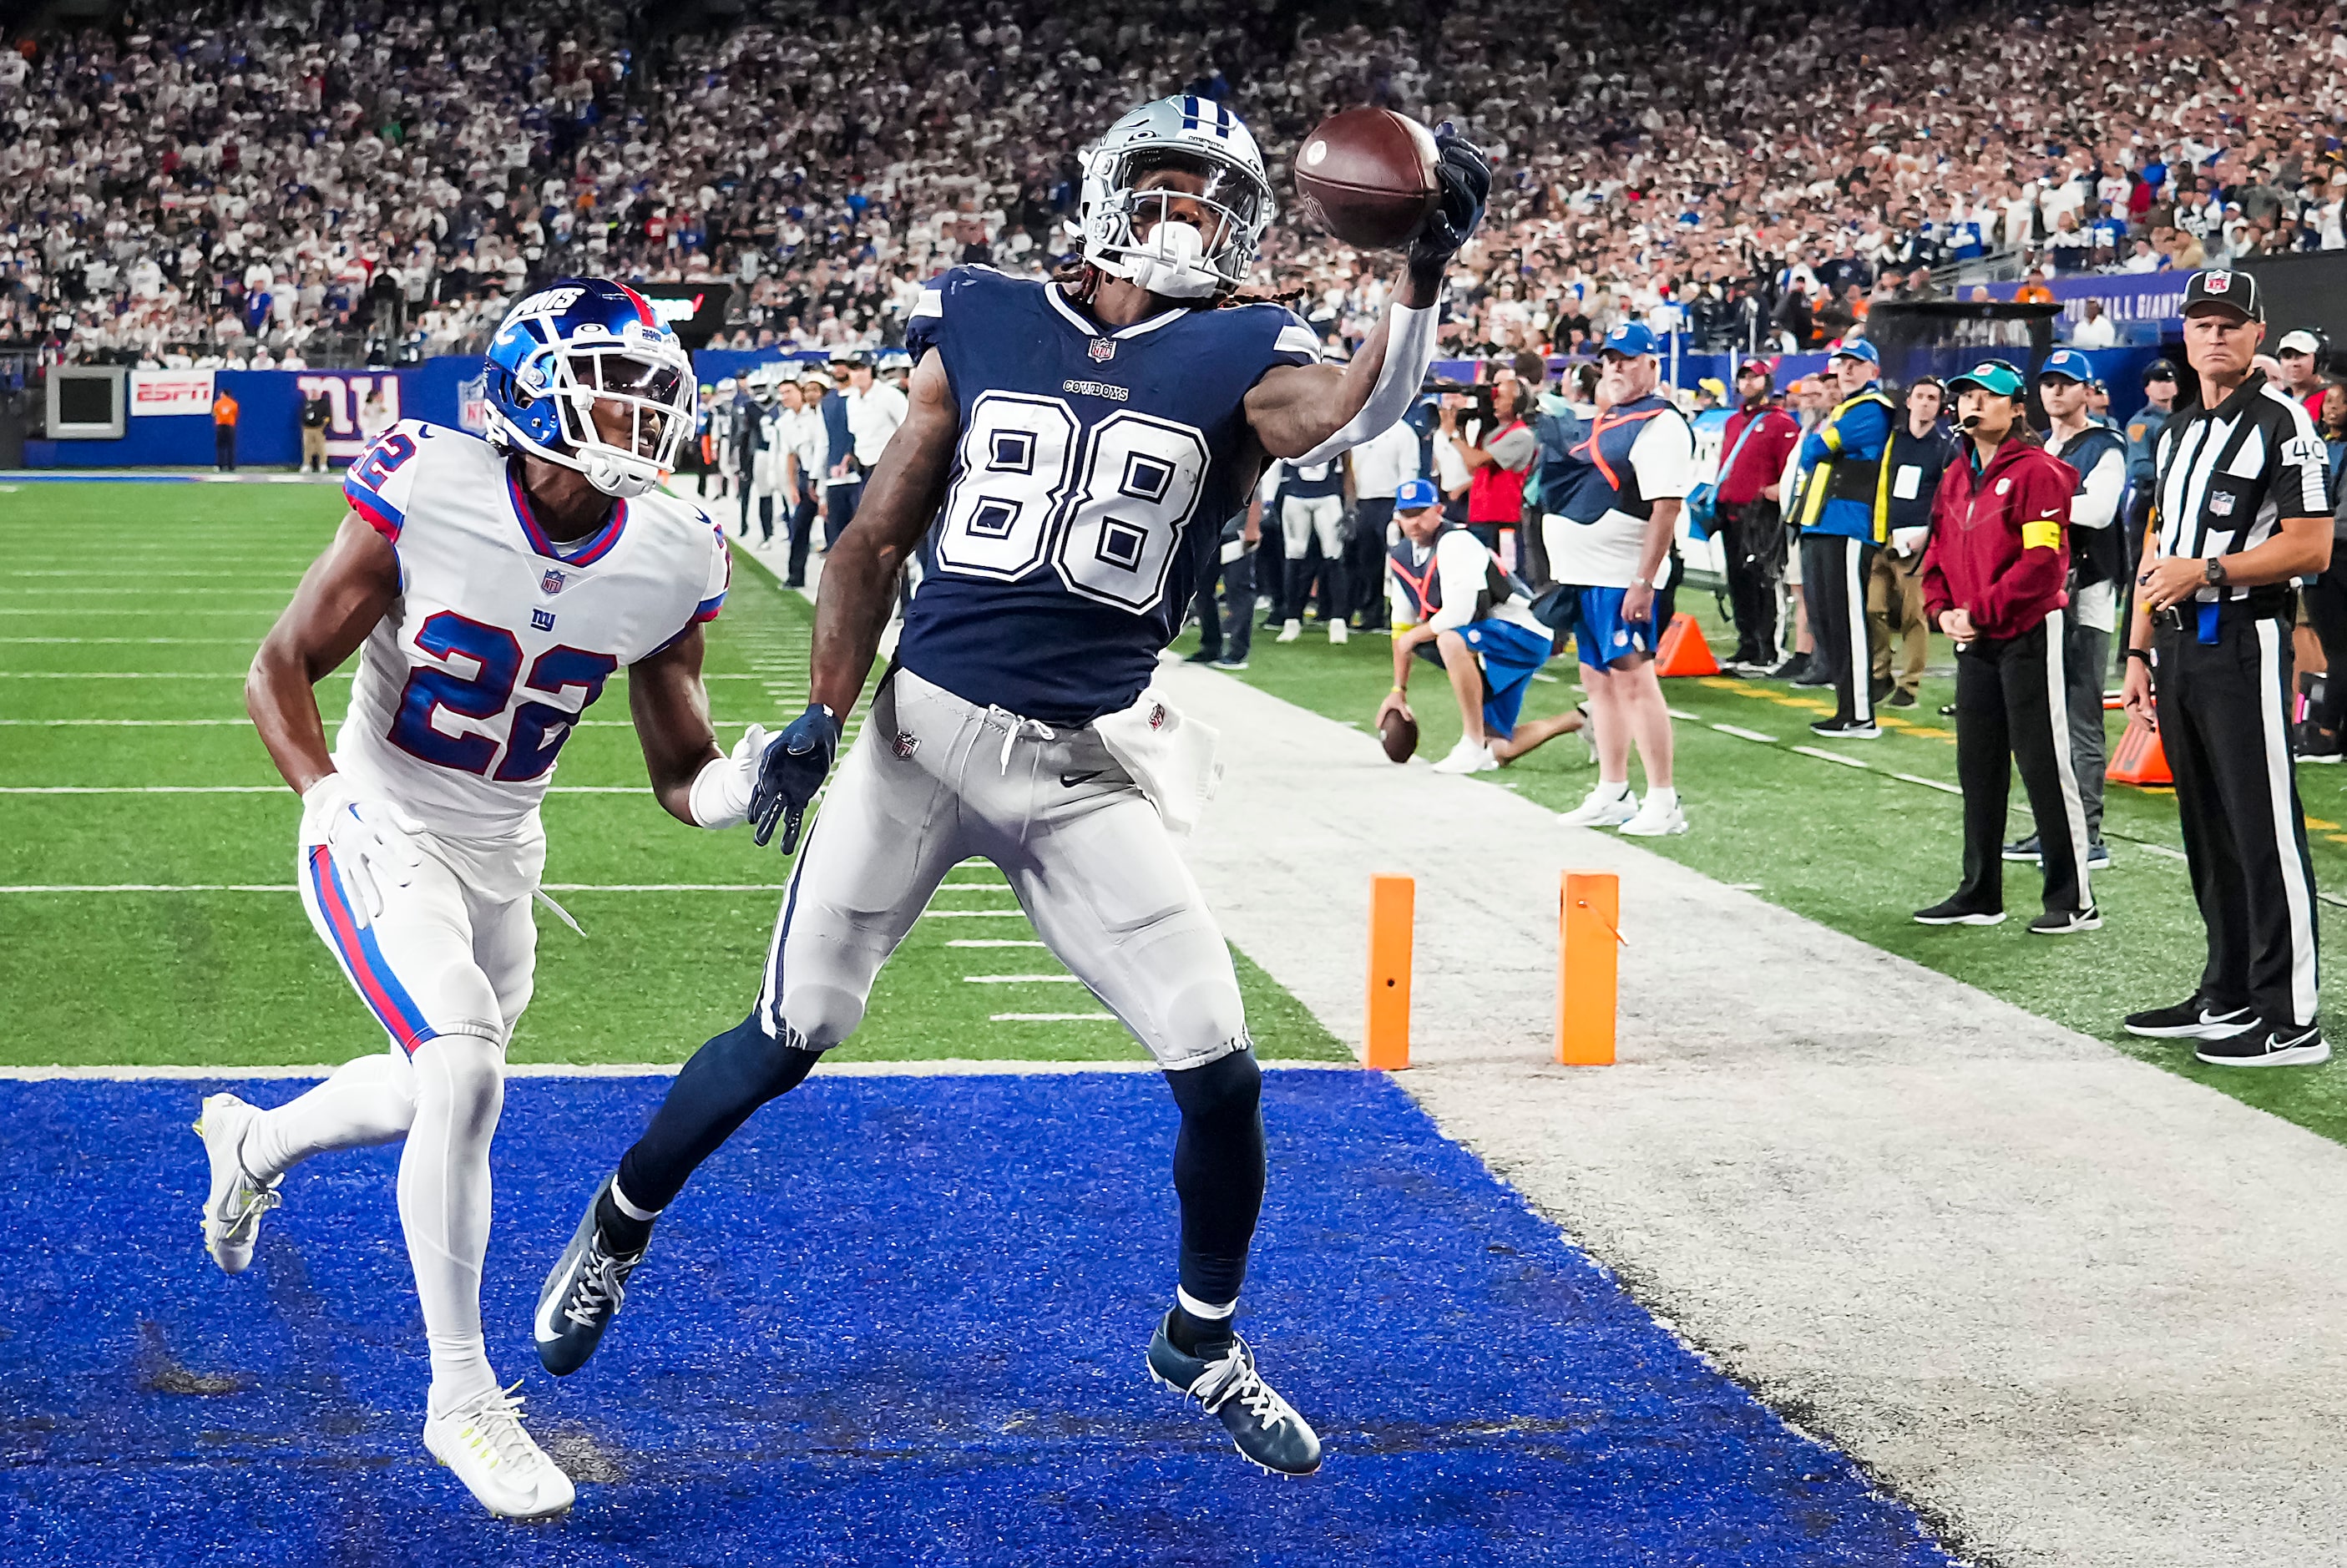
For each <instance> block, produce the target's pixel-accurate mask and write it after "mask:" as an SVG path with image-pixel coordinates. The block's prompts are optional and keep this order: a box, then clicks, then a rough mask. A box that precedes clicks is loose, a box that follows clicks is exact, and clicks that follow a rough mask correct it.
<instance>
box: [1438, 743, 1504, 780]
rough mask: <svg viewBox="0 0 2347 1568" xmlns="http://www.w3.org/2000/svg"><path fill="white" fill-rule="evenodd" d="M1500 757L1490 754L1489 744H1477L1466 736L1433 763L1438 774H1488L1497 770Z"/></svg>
mask: <svg viewBox="0 0 2347 1568" xmlns="http://www.w3.org/2000/svg"><path fill="white" fill-rule="evenodd" d="M1499 767H1500V759H1499V758H1497V757H1495V756H1493V755H1492V754H1491V747H1489V746H1479V745H1477V744H1476V743H1474V742H1472V741H1471V740H1469V739H1468V738H1467V737H1466V736H1464V735H1461V736H1460V737H1459V743H1458V744H1457V745H1455V746H1453V747H1451V748H1450V755H1449V756H1447V757H1444V758H1443V759H1442V760H1441V761H1440V762H1439V763H1437V764H1434V771H1435V772H1436V773H1439V774H1488V773H1496V772H1498V771H1499Z"/></svg>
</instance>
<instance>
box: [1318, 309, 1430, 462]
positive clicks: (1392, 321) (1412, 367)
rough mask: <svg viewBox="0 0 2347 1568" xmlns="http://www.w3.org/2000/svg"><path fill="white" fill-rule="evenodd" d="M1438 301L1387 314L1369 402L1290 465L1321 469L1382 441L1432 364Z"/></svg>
mask: <svg viewBox="0 0 2347 1568" xmlns="http://www.w3.org/2000/svg"><path fill="white" fill-rule="evenodd" d="M1441 317H1442V305H1441V302H1440V301H1439V300H1438V301H1437V302H1435V303H1433V304H1430V305H1427V306H1424V307H1422V308H1420V307H1414V306H1410V305H1405V304H1401V303H1399V302H1397V303H1395V304H1392V305H1389V306H1388V307H1387V308H1386V360H1385V364H1381V365H1379V366H1378V381H1377V384H1376V385H1375V386H1372V387H1371V388H1369V399H1368V402H1367V403H1364V404H1362V405H1361V411H1360V412H1359V413H1358V414H1356V415H1353V417H1352V418H1351V419H1349V420H1348V421H1346V423H1345V427H1344V428H1343V429H1341V430H1339V431H1337V433H1336V434H1335V435H1334V436H1329V437H1328V439H1327V440H1326V441H1323V442H1322V443H1320V445H1319V446H1315V447H1314V448H1312V450H1311V451H1309V452H1307V453H1305V454H1304V455H1303V456H1300V457H1295V458H1291V459H1289V461H1291V462H1295V463H1326V462H1327V461H1328V460H1329V459H1330V458H1332V457H1335V456H1337V454H1339V453H1341V452H1345V451H1348V450H1349V449H1351V448H1352V447H1355V446H1359V445H1360V444H1361V443H1362V442H1364V441H1367V440H1368V439H1369V438H1370V437H1372V436H1382V435H1384V434H1385V433H1386V432H1387V431H1388V430H1389V429H1391V428H1392V427H1393V426H1394V425H1395V424H1396V423H1398V422H1399V420H1400V418H1401V416H1402V415H1405V414H1407V413H1409V405H1410V404H1411V402H1412V401H1413V400H1414V399H1416V397H1417V396H1418V389H1419V385H1420V384H1422V383H1423V382H1424V381H1425V380H1426V370H1427V366H1429V365H1430V364H1433V363H1434V347H1435V343H1434V340H1435V333H1436V329H1437V327H1438V326H1439V325H1440V321H1441Z"/></svg>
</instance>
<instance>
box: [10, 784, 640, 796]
mask: <svg viewBox="0 0 2347 1568" xmlns="http://www.w3.org/2000/svg"><path fill="white" fill-rule="evenodd" d="M649 787H650V786H649V785H645V784H556V785H554V786H552V787H551V788H550V789H548V791H547V793H548V794H643V793H644V792H645V790H646V789H648V788H649ZM0 794H292V791H291V790H289V789H287V788H286V787H285V786H284V785H283V784H0Z"/></svg>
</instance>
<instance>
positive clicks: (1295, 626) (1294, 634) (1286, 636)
mask: <svg viewBox="0 0 2347 1568" xmlns="http://www.w3.org/2000/svg"><path fill="white" fill-rule="evenodd" d="M1303 635H1304V622H1302V621H1300V620H1290V621H1287V622H1286V623H1285V624H1283V625H1282V626H1281V627H1280V629H1279V636H1278V638H1277V639H1276V641H1281V642H1293V641H1296V639H1297V638H1299V637H1301V636H1303Z"/></svg>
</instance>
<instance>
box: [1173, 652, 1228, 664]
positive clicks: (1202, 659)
mask: <svg viewBox="0 0 2347 1568" xmlns="http://www.w3.org/2000/svg"><path fill="white" fill-rule="evenodd" d="M1221 657H1222V655H1221V654H1219V653H1209V652H1207V651H1205V650H1204V649H1203V648H1201V649H1199V650H1198V651H1196V652H1195V653H1193V654H1191V655H1190V657H1188V658H1187V659H1184V661H1182V662H1183V663H1184V664H1212V663H1213V662H1214V661H1215V660H1217V659H1220V658H1221Z"/></svg>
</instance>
